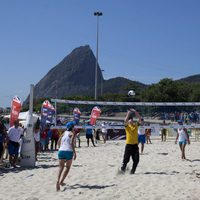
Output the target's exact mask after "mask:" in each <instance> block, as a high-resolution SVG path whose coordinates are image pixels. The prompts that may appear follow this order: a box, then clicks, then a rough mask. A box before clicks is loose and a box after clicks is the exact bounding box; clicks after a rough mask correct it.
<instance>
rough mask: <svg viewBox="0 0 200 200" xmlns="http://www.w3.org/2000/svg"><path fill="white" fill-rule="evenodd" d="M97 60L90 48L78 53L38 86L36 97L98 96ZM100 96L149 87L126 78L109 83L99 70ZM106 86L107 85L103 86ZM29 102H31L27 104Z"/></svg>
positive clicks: (71, 55) (81, 49) (113, 79)
mask: <svg viewBox="0 0 200 200" xmlns="http://www.w3.org/2000/svg"><path fill="white" fill-rule="evenodd" d="M95 66H96V58H95V56H94V54H93V52H92V50H91V48H90V47H89V45H85V46H81V47H78V48H76V49H74V50H73V51H72V52H71V53H70V54H69V55H67V56H66V57H65V58H64V59H63V60H62V61H61V62H60V63H59V64H57V65H56V66H55V67H53V68H52V69H51V70H50V71H49V72H48V73H47V74H46V75H45V76H44V77H43V78H42V79H41V80H40V81H39V82H38V83H37V84H36V85H35V89H34V97H35V99H38V98H56V97H57V98H63V97H67V96H75V95H87V96H94V84H95V76H94V74H95ZM97 80H98V84H97V85H98V91H97V93H98V95H100V94H101V89H102V88H101V86H103V93H104V94H106V93H115V94H121V93H125V92H127V91H126V90H125V88H126V86H127V85H135V86H136V87H137V88H138V87H141V88H144V87H145V85H144V84H142V83H139V82H136V81H131V80H129V79H126V78H122V77H117V78H112V79H109V80H105V79H104V77H103V75H102V71H101V69H100V67H99V66H98V79H97ZM102 83H103V85H102ZM26 102H28V98H27V100H26V101H25V104H26Z"/></svg>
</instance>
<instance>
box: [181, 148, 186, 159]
mask: <svg viewBox="0 0 200 200" xmlns="http://www.w3.org/2000/svg"><path fill="white" fill-rule="evenodd" d="M185 146H186V144H183V145H182V159H186V157H185Z"/></svg>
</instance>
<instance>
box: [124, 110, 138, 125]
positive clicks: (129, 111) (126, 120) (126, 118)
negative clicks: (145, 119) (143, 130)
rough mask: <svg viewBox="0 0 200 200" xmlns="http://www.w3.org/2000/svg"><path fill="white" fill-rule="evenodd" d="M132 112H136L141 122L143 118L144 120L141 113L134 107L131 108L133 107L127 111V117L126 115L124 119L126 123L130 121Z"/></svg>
mask: <svg viewBox="0 0 200 200" xmlns="http://www.w3.org/2000/svg"><path fill="white" fill-rule="evenodd" d="M131 113H135V116H136V117H137V118H138V120H139V123H141V120H142V117H141V115H140V114H139V113H138V112H137V111H136V110H135V109H133V108H131V109H129V110H128V111H127V114H126V117H125V119H124V123H125V124H127V123H128V119H129V117H130V115H131Z"/></svg>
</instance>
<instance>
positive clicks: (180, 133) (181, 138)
mask: <svg viewBox="0 0 200 200" xmlns="http://www.w3.org/2000/svg"><path fill="white" fill-rule="evenodd" d="M178 125H180V127H179V128H178V129H177V136H176V141H175V144H177V140H178V143H179V147H180V150H181V158H182V159H183V160H184V159H186V157H185V147H186V144H187V142H188V144H190V139H189V135H188V132H187V129H186V128H185V127H183V122H182V121H181V120H179V121H178Z"/></svg>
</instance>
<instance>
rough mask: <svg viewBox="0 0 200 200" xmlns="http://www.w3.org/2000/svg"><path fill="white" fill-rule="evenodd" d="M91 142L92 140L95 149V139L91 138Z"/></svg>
mask: <svg viewBox="0 0 200 200" xmlns="http://www.w3.org/2000/svg"><path fill="white" fill-rule="evenodd" d="M91 140H92V144H93V146H94V147H95V144H94V139H93V137H92V138H91Z"/></svg>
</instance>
